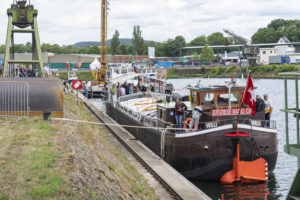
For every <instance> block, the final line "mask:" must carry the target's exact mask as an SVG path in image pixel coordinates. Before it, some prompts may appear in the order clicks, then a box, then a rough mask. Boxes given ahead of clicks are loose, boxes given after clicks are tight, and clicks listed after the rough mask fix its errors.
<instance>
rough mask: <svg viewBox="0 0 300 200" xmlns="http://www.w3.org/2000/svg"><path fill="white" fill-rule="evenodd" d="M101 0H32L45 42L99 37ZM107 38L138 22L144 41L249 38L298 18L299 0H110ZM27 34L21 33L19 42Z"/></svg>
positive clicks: (0, 21)
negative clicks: (222, 35) (229, 34)
mask: <svg viewBox="0 0 300 200" xmlns="http://www.w3.org/2000/svg"><path fill="white" fill-rule="evenodd" d="M12 1H13V0H1V5H0V44H4V41H5V37H6V28H7V15H6V9H7V8H8V7H10V4H11V3H12ZM100 2H101V0H31V3H33V4H34V5H35V8H37V9H38V10H39V15H38V24H39V31H40V37H41V43H51V44H54V43H57V44H64V45H66V44H74V43H75V42H79V41H99V40H100ZM109 2H110V5H109V7H110V11H109V22H108V38H111V37H112V35H113V33H114V31H115V30H119V32H120V37H122V38H131V37H132V29H133V26H134V25H140V26H141V29H142V35H143V37H144V39H145V40H154V41H159V42H163V41H166V40H167V39H169V38H174V37H175V36H177V35H182V36H184V37H185V38H186V40H187V41H188V42H189V41H190V40H192V39H193V38H195V37H196V36H199V35H209V34H211V33H212V32H217V31H219V32H222V30H223V29H224V28H228V29H231V30H233V31H234V32H235V33H238V34H240V35H243V36H245V37H248V38H250V37H251V35H252V34H253V33H255V32H256V30H257V29H258V28H260V27H265V26H267V24H268V23H269V22H270V21H271V20H273V19H276V18H284V19H300V12H299V0H285V1H283V0H247V1H246V0H226V1H224V0H109ZM27 41H29V37H24V36H21V35H18V37H17V42H22V43H26V42H27Z"/></svg>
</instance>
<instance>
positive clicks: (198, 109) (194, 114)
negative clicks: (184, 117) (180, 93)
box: [189, 104, 203, 131]
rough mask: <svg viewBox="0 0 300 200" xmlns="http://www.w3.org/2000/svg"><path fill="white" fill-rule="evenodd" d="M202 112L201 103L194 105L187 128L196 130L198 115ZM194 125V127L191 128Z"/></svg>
mask: <svg viewBox="0 0 300 200" xmlns="http://www.w3.org/2000/svg"><path fill="white" fill-rule="evenodd" d="M202 113H203V105H202V104H201V106H196V107H195V108H194V110H193V112H192V121H191V122H190V126H189V130H190V131H191V130H193V131H197V130H198V127H199V121H200V117H201V116H202ZM194 125H195V128H193V127H194Z"/></svg>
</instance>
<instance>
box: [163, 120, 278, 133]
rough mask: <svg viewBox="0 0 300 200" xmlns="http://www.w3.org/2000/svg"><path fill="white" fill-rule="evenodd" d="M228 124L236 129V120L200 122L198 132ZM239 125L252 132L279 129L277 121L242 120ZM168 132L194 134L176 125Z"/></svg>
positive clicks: (170, 127)
mask: <svg viewBox="0 0 300 200" xmlns="http://www.w3.org/2000/svg"><path fill="white" fill-rule="evenodd" d="M228 124H232V127H235V124H236V122H235V120H232V119H231V120H217V121H207V122H199V129H198V130H208V129H213V128H217V127H221V126H225V125H228ZM239 124H245V125H249V126H250V129H251V130H252V129H253V127H261V128H267V129H273V130H276V129H277V123H276V121H275V120H270V121H268V120H252V119H241V120H240V121H239ZM167 132H171V133H186V132H192V131H191V130H189V129H187V128H185V129H184V128H176V125H175V124H174V125H172V126H169V130H168V131H167Z"/></svg>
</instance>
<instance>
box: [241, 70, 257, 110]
mask: <svg viewBox="0 0 300 200" xmlns="http://www.w3.org/2000/svg"><path fill="white" fill-rule="evenodd" d="M242 103H244V104H246V105H248V106H249V107H250V108H251V109H252V112H251V114H252V115H253V116H255V114H256V96H255V91H254V86H253V82H252V79H251V76H250V74H249V76H248V81H247V85H246V88H245V91H244V95H243V97H242Z"/></svg>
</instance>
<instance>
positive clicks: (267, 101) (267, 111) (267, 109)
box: [264, 94, 273, 128]
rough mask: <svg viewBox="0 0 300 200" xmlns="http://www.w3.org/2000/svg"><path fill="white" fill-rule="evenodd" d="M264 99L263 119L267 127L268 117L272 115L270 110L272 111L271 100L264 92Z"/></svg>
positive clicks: (268, 123) (268, 125) (268, 124)
mask: <svg viewBox="0 0 300 200" xmlns="http://www.w3.org/2000/svg"><path fill="white" fill-rule="evenodd" d="M264 101H265V120H266V121H267V124H266V126H267V127H268V128H269V127H270V119H271V117H272V112H273V106H272V100H271V99H269V96H268V95H267V94H264Z"/></svg>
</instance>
